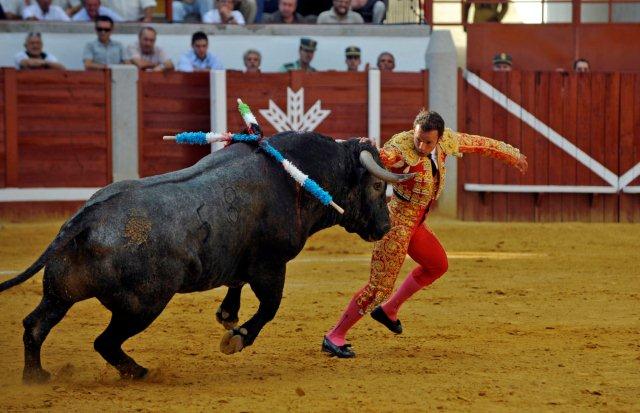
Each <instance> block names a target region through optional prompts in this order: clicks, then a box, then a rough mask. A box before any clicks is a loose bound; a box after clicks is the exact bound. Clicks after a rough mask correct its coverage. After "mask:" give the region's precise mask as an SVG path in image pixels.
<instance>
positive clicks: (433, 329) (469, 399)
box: [0, 217, 640, 412]
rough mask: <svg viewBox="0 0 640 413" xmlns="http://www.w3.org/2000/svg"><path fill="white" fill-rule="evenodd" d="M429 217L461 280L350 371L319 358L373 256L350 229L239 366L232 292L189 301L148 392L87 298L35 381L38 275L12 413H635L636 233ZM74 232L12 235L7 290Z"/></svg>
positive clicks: (1, 329)
mask: <svg viewBox="0 0 640 413" xmlns="http://www.w3.org/2000/svg"><path fill="white" fill-rule="evenodd" d="M430 220H431V218H430ZM431 222H432V227H433V229H434V230H435V231H436V234H438V235H439V237H440V239H441V241H442V243H443V244H444V245H445V247H446V249H447V251H448V252H449V254H450V268H449V272H448V273H447V274H445V276H444V277H443V278H441V279H440V280H439V281H437V282H436V283H435V284H434V285H433V286H431V287H430V288H428V289H427V290H424V291H421V292H420V293H419V294H418V295H417V296H416V297H415V298H414V299H413V300H412V301H410V302H408V303H407V304H406V305H405V307H403V309H402V311H401V313H400V318H401V320H402V322H403V325H404V328H405V331H404V333H403V334H402V335H400V336H393V335H392V334H391V333H389V332H387V331H386V330H385V329H384V328H382V327H381V326H380V325H379V324H377V323H375V322H374V321H373V320H372V319H370V318H369V317H367V318H365V319H364V320H363V321H362V322H361V323H359V324H358V325H357V326H356V327H355V328H354V329H353V330H352V331H351V334H350V335H349V337H348V338H349V339H350V341H351V342H352V344H353V346H354V349H355V351H356V353H357V358H355V359H351V360H339V359H335V358H329V357H327V356H325V355H324V354H323V353H321V352H320V342H321V339H322V335H323V334H324V333H325V331H326V330H327V329H329V328H330V327H331V326H332V324H333V323H334V322H335V320H336V319H337V318H338V316H339V315H340V312H341V311H342V309H343V308H344V307H345V306H346V304H347V302H348V300H349V298H350V296H351V295H352V294H353V292H354V291H355V290H356V289H358V288H359V287H361V286H362V285H363V284H364V282H365V280H366V278H367V276H368V254H369V253H370V251H371V244H368V243H366V242H364V241H362V240H360V239H359V238H358V237H357V236H354V235H350V234H347V233H346V232H345V231H344V230H343V229H341V228H332V229H330V230H326V231H324V232H321V233H319V234H316V235H315V236H314V237H313V238H312V239H310V240H309V242H308V243H307V247H306V248H305V250H304V251H303V253H302V254H300V256H299V257H298V258H297V259H296V260H294V261H293V262H291V263H290V264H289V265H288V271H287V272H288V274H287V282H286V287H285V295H284V299H283V301H282V305H281V307H280V310H279V312H278V314H277V316H276V318H275V320H273V322H271V323H270V324H268V325H267V326H266V327H265V329H264V330H263V331H262V334H261V335H260V336H259V337H258V339H257V340H256V342H255V344H254V345H253V346H252V347H249V348H247V349H245V350H244V351H242V352H241V353H238V354H234V355H230V356H227V355H224V354H222V353H220V351H219V349H218V347H219V341H220V339H221V337H222V336H223V334H224V330H223V328H222V327H221V326H220V325H219V324H217V323H216V322H215V316H214V312H215V310H216V308H217V306H218V304H219V302H220V300H221V298H222V297H223V294H224V292H225V290H224V289H223V288H221V289H218V290H215V291H207V292H204V293H198V294H190V295H180V296H176V297H175V298H174V299H173V300H172V302H171V303H170V304H169V306H168V307H167V309H166V310H165V311H164V313H163V314H162V315H161V316H160V317H159V318H158V319H157V320H156V321H155V322H154V324H153V325H152V326H151V327H149V328H148V329H147V330H146V331H144V332H143V333H142V334H140V335H138V336H136V337H134V338H132V339H131V340H129V341H128V342H126V343H125V345H124V348H125V350H126V351H128V352H129V354H130V355H131V356H132V357H134V358H135V359H136V360H137V361H138V362H139V363H140V364H142V365H144V366H146V367H148V368H151V369H152V373H151V375H150V378H149V379H148V380H147V381H145V382H131V381H126V380H121V379H120V378H119V377H118V375H117V373H116V371H115V370H114V369H113V368H111V367H110V366H107V365H106V363H105V362H104V360H102V358H101V357H100V356H99V355H98V354H97V353H96V352H95V351H94V350H93V340H94V339H95V337H96V336H97V335H98V334H99V333H100V332H101V331H102V330H103V329H104V328H105V327H106V325H107V322H108V319H109V313H108V311H107V310H106V309H105V308H104V307H102V306H101V305H100V304H99V303H98V302H97V301H96V300H88V301H85V302H81V303H78V304H76V305H75V306H74V307H73V308H72V309H71V310H70V311H69V313H68V314H67V316H66V317H65V318H64V319H63V321H62V322H61V323H60V324H59V325H58V326H57V327H56V328H54V330H53V331H52V333H51V334H50V336H49V338H48V339H47V341H46V342H45V345H44V348H43V364H44V367H45V368H46V369H48V370H49V371H51V372H52V373H54V377H53V379H52V380H51V382H49V383H47V384H44V385H34V386H24V385H22V383H21V374H22V360H23V355H22V351H23V347H22V332H23V329H22V319H23V318H24V317H25V316H26V315H27V314H28V313H29V312H30V311H31V310H32V309H33V308H34V307H35V306H36V304H37V303H38V302H39V300H40V295H41V289H42V279H41V275H38V276H36V277H34V278H33V279H31V280H29V281H27V282H26V283H24V284H22V285H20V286H18V287H15V288H13V289H11V290H9V291H6V292H4V293H2V294H0V371H1V372H2V375H1V376H0V410H2V411H25V410H52V411H73V410H75V411H98V410H101V411H164V412H172V411H176V412H177V411H180V412H182V411H217V410H221V411H222V410H224V411H234V412H235V411H237V412H241V411H252V412H253V411H256V412H264V411H268V412H279V411H288V410H294V411H329V410H332V411H427V410H429V411H432V410H445V411H535V412H539V411H586V410H591V411H607V412H610V411H625V412H627V411H640V263H639V262H638V261H639V258H640V252H639V251H640V247H639V245H640V225H626V224H610V225H607V224H508V225H507V224H491V223H463V222H459V221H454V220H448V219H444V218H437V217H436V218H434V219H432V220H431ZM61 223H62V221H39V222H30V223H3V224H1V226H0V280H6V279H8V278H9V277H10V274H11V273H13V272H14V271H21V270H23V269H24V268H26V267H27V266H28V265H29V264H31V262H32V261H33V260H35V258H36V257H37V256H38V254H40V253H41V252H42V250H43V249H44V248H45V246H46V245H47V244H48V243H49V242H50V240H51V239H52V238H53V236H54V235H55V234H56V232H57V229H58V228H59V226H60V225H61ZM412 265H413V263H412V262H411V261H410V260H407V262H406V264H405V267H404V268H403V274H405V273H406V272H407V271H408V270H410V268H411V267H412ZM242 301H243V307H242V309H241V312H240V317H241V320H246V319H247V317H249V316H250V315H251V314H253V312H254V311H255V309H256V305H257V301H256V299H255V297H254V296H253V294H252V293H251V291H250V290H249V289H248V288H247V289H246V290H245V292H244V297H243V300H242Z"/></svg>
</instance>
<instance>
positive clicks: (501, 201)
mask: <svg viewBox="0 0 640 413" xmlns="http://www.w3.org/2000/svg"><path fill="white" fill-rule="evenodd" d="M508 77H509V74H508V73H507V72H493V87H495V88H496V89H497V90H499V91H500V92H502V93H504V94H507V93H508V90H507V88H508V80H509V79H508ZM490 137H492V138H493V139H498V140H502V141H505V142H507V143H511V144H512V143H513V142H511V141H509V138H508V135H507V111H506V110H505V109H504V108H502V107H501V106H500V105H498V104H497V103H495V102H494V103H493V132H492V134H491V135H490ZM491 163H492V169H493V180H492V183H494V184H506V183H507V165H505V164H504V163H503V162H501V161H498V160H495V159H494V160H493V161H492V162H491ZM493 221H507V194H505V193H494V194H493Z"/></svg>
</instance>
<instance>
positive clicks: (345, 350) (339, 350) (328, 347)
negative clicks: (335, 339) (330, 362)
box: [322, 337, 356, 359]
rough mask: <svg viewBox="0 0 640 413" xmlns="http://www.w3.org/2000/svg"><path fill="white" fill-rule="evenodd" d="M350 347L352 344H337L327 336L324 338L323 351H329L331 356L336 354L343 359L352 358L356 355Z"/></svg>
mask: <svg viewBox="0 0 640 413" xmlns="http://www.w3.org/2000/svg"><path fill="white" fill-rule="evenodd" d="M349 347H351V344H345V345H343V346H337V345H335V344H333V343H332V342H331V340H329V339H328V338H327V337H324V339H323V340H322V351H324V352H325V353H329V355H330V356H332V357H333V356H336V357H338V358H341V359H350V358H353V357H355V356H356V353H354V352H353V350H351V349H350V348H349Z"/></svg>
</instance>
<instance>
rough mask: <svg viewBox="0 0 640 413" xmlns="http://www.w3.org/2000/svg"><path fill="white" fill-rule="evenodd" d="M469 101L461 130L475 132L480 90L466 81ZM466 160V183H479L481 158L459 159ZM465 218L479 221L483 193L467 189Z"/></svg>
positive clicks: (467, 101)
mask: <svg viewBox="0 0 640 413" xmlns="http://www.w3.org/2000/svg"><path fill="white" fill-rule="evenodd" d="M465 88H466V91H467V93H466V97H465V102H466V103H467V105H466V109H465V113H466V115H467V121H466V125H465V129H463V130H461V132H467V133H474V132H475V131H478V130H480V92H479V91H478V90H477V89H476V88H474V87H472V86H469V84H468V83H466V82H465ZM462 162H464V164H465V165H464V171H465V175H464V182H465V183H477V182H479V179H480V178H479V176H480V159H479V157H478V156H465V157H463V158H460V159H459V162H458V163H462ZM465 194H466V196H465V198H466V199H465V219H466V220H470V221H478V220H479V218H480V199H481V196H482V195H481V194H479V193H477V192H466V191H465Z"/></svg>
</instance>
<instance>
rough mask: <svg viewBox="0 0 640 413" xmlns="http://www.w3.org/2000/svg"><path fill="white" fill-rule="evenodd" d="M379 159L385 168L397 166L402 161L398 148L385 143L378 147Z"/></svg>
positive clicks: (400, 164)
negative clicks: (380, 147)
mask: <svg viewBox="0 0 640 413" xmlns="http://www.w3.org/2000/svg"><path fill="white" fill-rule="evenodd" d="M380 160H381V161H382V165H384V167H385V168H387V169H390V168H398V167H400V166H402V164H403V163H404V162H403V160H402V153H401V152H400V150H398V148H395V147H393V146H391V145H385V146H384V147H383V148H382V149H380Z"/></svg>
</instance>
